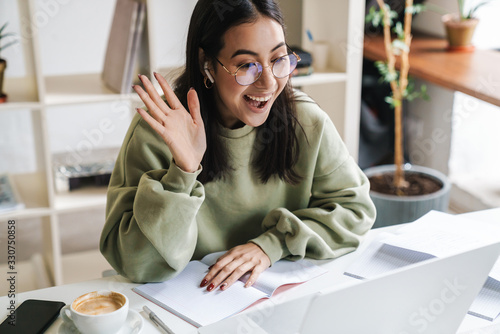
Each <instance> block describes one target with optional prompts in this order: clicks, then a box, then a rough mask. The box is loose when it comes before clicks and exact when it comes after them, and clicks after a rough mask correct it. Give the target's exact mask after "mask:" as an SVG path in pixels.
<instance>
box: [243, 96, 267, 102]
mask: <svg viewBox="0 0 500 334" xmlns="http://www.w3.org/2000/svg"><path fill="white" fill-rule="evenodd" d="M247 97H248V98H249V99H251V100H254V101H258V102H266V101H269V100H270V99H271V97H272V95H269V96H266V97H257V96H250V95H247Z"/></svg>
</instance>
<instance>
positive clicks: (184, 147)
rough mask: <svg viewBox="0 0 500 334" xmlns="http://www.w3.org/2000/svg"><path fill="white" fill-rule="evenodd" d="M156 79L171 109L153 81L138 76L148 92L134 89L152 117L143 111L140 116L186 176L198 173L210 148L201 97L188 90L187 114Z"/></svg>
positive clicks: (166, 84)
mask: <svg viewBox="0 0 500 334" xmlns="http://www.w3.org/2000/svg"><path fill="white" fill-rule="evenodd" d="M154 75H155V78H156V80H158V83H159V84H160V87H161V89H162V90H163V93H164V94H165V98H166V100H167V102H168V105H167V103H165V101H163V100H162V98H161V97H160V95H159V94H158V92H157V91H156V89H155V88H154V86H153V84H152V83H151V81H149V79H148V78H147V77H146V76H144V75H139V78H140V79H141V81H142V83H143V85H144V88H145V89H146V90H144V89H143V88H142V87H141V86H139V85H134V86H133V88H134V90H135V91H136V92H137V94H138V95H139V97H140V98H141V100H142V102H144V104H145V105H146V107H147V108H148V110H149V114H148V112H146V111H145V110H144V109H140V108H137V112H138V113H139V114H140V115H141V117H142V118H143V119H144V120H145V121H146V122H147V123H148V124H149V125H150V126H151V127H152V128H153V129H154V130H155V131H156V132H157V133H158V134H159V135H160V136H161V137H162V138H163V140H164V141H165V143H166V144H167V146H168V148H169V149H170V152H171V153H172V156H173V158H174V161H175V164H176V165H177V166H178V167H179V168H181V169H182V170H184V171H185V172H188V173H192V172H195V171H196V170H198V168H199V166H200V163H201V159H202V158H203V155H204V154H205V150H206V148H207V141H206V137H205V127H204V125H203V119H202V118H201V113H200V102H199V100H198V94H197V93H196V91H195V90H194V89H192V88H191V89H190V90H189V92H188V94H187V103H188V108H189V112H188V111H187V110H186V109H185V108H184V106H183V105H182V103H181V102H180V101H179V99H178V98H177V96H176V95H175V93H174V91H173V90H172V88H171V87H170V85H169V84H168V83H167V81H166V80H165V78H163V77H162V76H161V75H159V74H158V73H155V74H154Z"/></svg>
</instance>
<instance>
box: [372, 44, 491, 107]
mask: <svg viewBox="0 0 500 334" xmlns="http://www.w3.org/2000/svg"><path fill="white" fill-rule="evenodd" d="M446 48H447V42H446V40H444V39H441V38H436V37H428V36H420V35H415V36H414V37H413V39H412V43H411V51H410V72H409V73H410V75H412V76H414V77H416V78H420V79H423V80H426V81H429V82H432V83H434V84H436V85H438V86H442V87H445V88H448V89H451V90H455V91H459V92H462V93H465V94H467V95H470V96H473V97H476V98H478V99H480V100H483V101H486V102H488V103H491V104H494V105H496V106H500V85H498V84H496V82H497V81H496V78H498V76H499V75H500V67H498V66H496V65H494V64H499V63H500V52H498V51H492V50H480V49H476V50H475V51H474V52H450V51H447V50H446ZM363 55H364V56H365V57H366V58H368V59H370V60H374V61H377V60H384V59H385V48H384V41H383V36H381V35H377V36H365V40H364V52H363ZM398 68H399V64H398Z"/></svg>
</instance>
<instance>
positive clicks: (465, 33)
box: [442, 0, 490, 51]
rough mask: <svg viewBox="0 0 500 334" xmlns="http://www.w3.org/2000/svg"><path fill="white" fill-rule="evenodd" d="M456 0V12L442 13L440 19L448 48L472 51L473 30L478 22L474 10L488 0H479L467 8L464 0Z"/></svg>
mask: <svg viewBox="0 0 500 334" xmlns="http://www.w3.org/2000/svg"><path fill="white" fill-rule="evenodd" d="M457 1H458V13H451V14H446V15H443V17H442V21H443V23H444V26H445V30H446V38H447V40H448V49H449V50H452V51H472V50H474V46H473V45H472V44H471V41H472V36H473V35H474V30H475V29H476V26H477V24H478V22H479V20H478V19H477V18H476V17H475V13H476V11H477V10H478V9H479V8H480V7H482V6H483V5H485V4H487V3H488V2H489V1H490V0H486V1H480V2H478V3H476V4H475V5H474V6H472V7H471V8H470V9H467V8H466V6H465V0H457Z"/></svg>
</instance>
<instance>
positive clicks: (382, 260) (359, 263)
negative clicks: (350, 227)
mask: <svg viewBox="0 0 500 334" xmlns="http://www.w3.org/2000/svg"><path fill="white" fill-rule="evenodd" d="M433 257H434V256H432V255H430V254H425V253H421V252H415V251H411V250H408V249H404V248H399V247H394V246H391V245H386V244H384V243H383V242H382V241H379V240H376V241H373V242H372V243H371V244H370V246H369V247H368V248H367V249H366V250H365V251H364V252H363V254H362V255H361V256H360V257H359V258H358V259H357V260H356V261H355V262H354V263H352V264H351V265H350V266H349V267H348V268H347V269H346V271H345V272H344V274H345V275H347V276H351V277H354V278H357V279H365V278H372V277H375V276H378V275H382V274H384V273H387V272H389V271H392V270H394V269H399V268H402V267H404V266H407V265H409V264H413V263H417V262H421V261H424V260H427V259H430V258H433Z"/></svg>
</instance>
